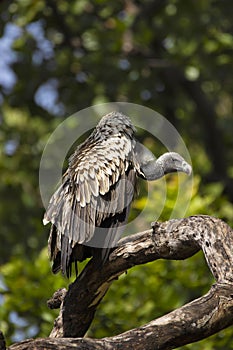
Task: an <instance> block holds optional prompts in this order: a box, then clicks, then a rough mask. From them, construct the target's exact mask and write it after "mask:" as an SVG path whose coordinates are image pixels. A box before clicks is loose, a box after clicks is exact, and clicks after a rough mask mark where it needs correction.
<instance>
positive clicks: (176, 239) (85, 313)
mask: <svg viewBox="0 0 233 350" xmlns="http://www.w3.org/2000/svg"><path fill="white" fill-rule="evenodd" d="M232 247H233V231H232V229H231V228H230V227H229V226H228V225H227V224H226V223H225V222H223V221H221V220H219V219H217V218H213V217H209V216H202V215H200V216H192V217H189V218H185V219H180V220H170V221H167V222H164V223H157V222H156V223H154V224H153V227H152V229H150V230H148V231H145V232H141V233H138V234H135V235H132V236H129V237H126V238H124V239H122V240H121V242H120V244H119V246H118V247H117V248H116V249H115V250H114V251H113V252H112V253H111V255H110V258H109V261H108V262H106V263H105V265H104V266H103V268H102V269H101V271H100V270H99V269H96V267H95V266H94V264H93V262H92V261H90V262H89V263H88V264H87V265H86V267H85V269H84V270H83V272H82V273H81V275H80V276H79V277H78V278H77V279H76V280H75V282H74V283H73V284H71V285H70V286H69V289H68V291H67V293H65V292H64V290H62V292H61V295H60V301H59V298H57V299H56V302H57V303H58V304H59V303H60V302H61V309H60V315H59V317H58V318H57V320H56V321H55V324H54V328H53V330H52V332H51V335H50V338H49V339H43V340H36V341H31V342H30V341H29V342H27V343H25V346H27V347H17V345H15V346H12V347H11V348H10V349H24V348H27V349H33V348H35V347H33V346H36V348H37V349H40V348H41V347H40V344H42V343H43V346H44V347H47V348H51V349H53V348H54V349H55V348H56V349H68V348H69V349H70V348H77V346H78V349H116V347H117V349H131V348H132V347H134V348H135V349H137V350H138V349H148V350H150V349H151V350H152V349H174V348H176V347H178V346H181V345H184V344H188V343H191V342H194V341H197V340H200V339H203V338H205V337H207V336H210V335H211V334H214V333H216V332H218V331H220V330H221V329H223V328H226V327H228V326H230V325H232V324H233V312H232V311H233V273H232V266H233V254H232ZM200 249H202V250H203V252H204V255H205V258H206V261H207V263H208V266H209V268H210V270H211V272H212V274H213V276H214V278H215V280H216V284H214V285H213V286H212V287H211V289H210V291H209V292H208V293H207V294H206V295H204V296H203V297H201V298H199V299H196V300H194V301H193V302H191V303H189V304H186V305H185V306H183V307H181V308H179V309H177V310H174V311H173V312H171V313H169V314H167V315H165V316H163V317H161V318H159V319H157V320H154V321H151V322H150V323H148V324H146V325H144V326H142V327H139V328H136V329H133V330H130V331H128V332H125V333H123V334H120V335H117V336H113V337H110V338H104V339H99V340H94V339H92V340H91V339H87V338H85V339H77V337H83V336H84V335H85V333H86V331H87V330H88V328H89V326H90V324H91V322H92V320H93V317H94V314H95V311H96V308H97V306H98V305H99V303H100V301H101V300H102V298H103V297H104V295H105V293H106V291H107V290H108V288H109V286H110V284H111V283H112V281H113V280H114V279H116V278H117V277H118V276H119V275H121V274H122V273H124V272H125V271H126V270H128V269H129V268H131V267H132V266H134V265H139V264H144V263H146V262H149V261H153V260H157V259H161V258H164V259H176V260H182V259H186V258H188V257H190V256H192V255H193V254H195V253H196V252H197V251H198V250H200ZM52 304H53V300H51V301H50V305H52ZM58 337H62V338H64V337H65V338H69V339H56V338H58ZM70 338H72V339H70ZM73 338H76V339H73ZM32 344H34V345H32ZM59 344H60V345H59ZM20 345H21V346H24V345H23V343H21V344H18V346H20Z"/></svg>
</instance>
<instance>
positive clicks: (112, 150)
mask: <svg viewBox="0 0 233 350" xmlns="http://www.w3.org/2000/svg"><path fill="white" fill-rule="evenodd" d="M130 164H131V170H132V168H133V165H132V143H131V140H130V139H129V138H128V137H126V136H124V135H117V136H116V135H114V136H112V137H110V138H107V139H105V140H103V141H101V144H99V143H96V144H93V145H91V147H89V148H87V147H86V148H85V149H82V147H81V148H79V149H78V151H77V152H76V153H75V154H74V155H73V156H72V157H71V158H70V163H69V168H68V170H67V171H66V173H65V175H64V177H63V183H62V185H61V186H60V187H59V188H58V190H57V191H56V192H55V194H54V195H53V197H52V198H51V201H50V203H49V206H48V209H47V211H46V214H45V220H46V221H51V222H52V224H53V225H54V226H56V230H55V228H54V226H53V227H52V228H51V233H50V238H49V246H50V256H51V258H52V259H53V260H54V259H55V256H56V254H57V252H58V251H59V250H60V251H61V265H62V271H63V272H65V271H67V268H68V267H69V266H70V259H71V254H72V249H71V248H72V247H74V246H75V245H76V244H88V242H90V241H91V239H92V238H93V236H94V234H95V228H96V226H101V225H103V226H104V227H109V230H110V228H111V234H110V237H107V236H108V234H107V235H106V240H108V241H109V242H113V238H112V236H114V235H115V234H116V230H117V227H118V226H119V224H120V223H123V222H125V221H126V220H127V216H128V214H127V213H128V211H127V209H125V208H126V207H127V206H129V204H130V203H131V199H128V196H127V195H126V194H127V193H128V192H129V190H128V186H129V184H128V183H127V181H128V180H127V175H126V172H127V171H129V170H128V169H130ZM132 181H133V183H132V184H131V187H132V186H133V187H134V182H135V181H136V177H134V178H133V180H132ZM126 197H127V198H126ZM127 201H128V203H127ZM118 216H119V217H118ZM113 228H114V229H113ZM55 232H56V235H57V237H56V235H55ZM64 236H66V237H64ZM54 242H55V243H54ZM107 244H109V243H107ZM63 246H64V247H63ZM63 248H64V249H63ZM55 269H56V267H55Z"/></svg>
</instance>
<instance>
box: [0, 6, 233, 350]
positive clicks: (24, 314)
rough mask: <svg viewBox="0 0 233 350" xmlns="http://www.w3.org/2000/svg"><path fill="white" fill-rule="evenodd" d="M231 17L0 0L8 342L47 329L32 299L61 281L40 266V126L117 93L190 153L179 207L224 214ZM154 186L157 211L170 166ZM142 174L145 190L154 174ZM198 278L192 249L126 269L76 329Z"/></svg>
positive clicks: (119, 321)
mask: <svg viewBox="0 0 233 350" xmlns="http://www.w3.org/2000/svg"><path fill="white" fill-rule="evenodd" d="M232 18H233V6H232V2H231V1H230V0H228V1H227V0H221V1H220V0H219V1H214V0H199V1H195V0H186V1H181V0H168V1H166V0H163V1H162V0H157V1H156V0H154V1H152V0H125V1H121V0H119V1H113V0H92V1H89V0H71V1H64V0H35V1H30V0H18V1H16V0H15V1H10V2H9V1H1V3H0V35H1V38H0V106H1V112H0V142H1V154H0V197H1V206H0V222H1V225H0V237H1V245H0V292H1V294H0V329H1V330H2V331H3V332H4V334H5V336H6V338H7V342H8V344H9V343H12V342H15V341H18V340H21V339H24V338H26V337H32V336H33V337H36V336H47V335H48V334H49V332H50V330H51V327H52V323H53V320H54V317H55V315H56V312H54V311H53V312H52V311H50V310H49V309H48V308H47V306H46V300H47V299H48V298H49V297H50V296H51V295H52V293H53V292H54V291H55V290H56V289H57V288H59V287H66V286H67V285H68V283H69V282H68V281H67V280H66V279H64V278H62V277H61V276H59V275H56V276H53V275H52V273H51V271H50V264H49V262H48V257H47V248H46V245H47V235H48V227H43V226H42V222H41V219H42V217H43V212H44V208H43V206H42V203H41V198H40V193H39V186H38V169H39V164H40V158H41V154H42V151H43V148H44V146H45V144H46V142H47V140H48V137H49V135H50V133H51V132H52V131H53V130H54V129H55V127H56V126H57V125H59V124H60V123H61V122H62V121H63V120H64V118H66V117H68V116H69V115H71V114H72V113H74V112H76V111H78V110H81V109H82V108H85V107H89V106H91V105H93V104H97V103H102V102H108V101H110V102H111V101H126V102H127V101H128V102H132V103H137V104H141V105H144V106H147V107H150V108H152V109H154V110H156V111H158V112H159V113H161V114H162V115H164V116H165V117H166V118H167V119H168V120H169V121H170V122H171V123H172V124H173V125H174V126H175V127H176V128H177V130H178V131H179V133H180V134H181V135H182V137H183V139H184V140H185V142H186V145H187V147H188V150H189V152H190V155H191V158H192V162H193V167H194V188H193V191H192V200H191V204H190V207H189V209H188V211H187V213H186V215H193V214H200V213H201V214H209V215H214V216H217V217H219V218H222V219H224V220H225V221H226V222H227V223H228V224H229V225H233V205H232V203H233V186H232V184H233V180H232V179H233V152H232V148H233V137H232V135H233V118H232V90H233V83H232V76H233V69H232V68H233V65H232V53H233V36H232V27H233V22H232ZM141 137H142V138H143V135H141ZM147 141H148V135H147ZM151 144H152V150H153V152H154V153H155V154H156V155H159V154H160V152H161V149H160V146H159V145H156V144H154V143H153V142H151ZM167 185H168V199H167V201H166V206H165V208H164V210H163V212H162V215H161V217H160V220H166V219H168V218H169V213H170V210H171V208H172V205H173V203H174V201H175V199H176V189H177V177H176V176H172V177H168V179H167ZM153 186H154V190H155V192H154V196H155V201H156V193H158V195H159V191H158V192H157V190H156V187H157V188H158V186H159V182H158V183H157V184H156V183H154V185H153ZM143 196H144V190H142V191H141V197H140V198H139V199H138V200H137V201H136V202H135V203H134V209H135V210H136V211H137V210H140V208H141V207H142V206H143V205H144V204H143V203H144V201H145V198H144V197H143ZM155 205H156V204H155V203H151V204H150V210H151V211H150V217H148V223H147V224H146V225H148V226H147V227H149V225H150V221H151V218H152V220H153V210H154V207H155ZM147 227H144V229H146V228H147ZM212 283H213V280H212V277H211V274H210V272H209V270H208V268H207V267H206V263H205V261H204V259H203V256H202V254H201V253H198V254H197V255H196V256H194V257H192V258H191V259H187V260H185V261H179V262H176V261H163V260H161V261H157V262H154V263H150V264H147V265H145V266H139V267H135V268H133V269H131V270H130V271H129V272H128V274H127V275H123V276H121V278H120V279H119V280H118V281H115V282H114V283H113V285H112V286H111V288H110V290H109V292H108V293H107V295H106V297H105V298H104V300H103V302H102V303H101V305H100V308H99V310H98V312H97V314H96V317H95V320H94V322H93V324H92V326H91V328H90V330H89V333H88V334H89V336H92V337H103V336H111V335H114V334H116V333H119V332H122V331H124V330H127V329H130V328H132V327H136V326H139V325H142V324H144V323H146V322H149V321H150V320H152V319H154V318H156V317H158V316H160V315H163V314H164V313H167V312H169V311H171V310H173V309H175V308H177V307H179V306H181V305H182V304H184V303H186V302H188V301H190V300H192V299H194V298H196V297H198V296H201V295H202V294H203V293H205V292H206V291H207V290H208V288H209V287H210V285H211V284H212ZM232 336H233V328H229V329H227V330H224V331H222V332H220V333H218V334H216V335H214V336H212V337H210V338H208V339H206V340H204V341H201V342H198V343H195V344H191V345H188V346H184V347H182V349H192V350H199V349H200V350H201V349H205V350H210V349H224V350H226V349H233V342H232Z"/></svg>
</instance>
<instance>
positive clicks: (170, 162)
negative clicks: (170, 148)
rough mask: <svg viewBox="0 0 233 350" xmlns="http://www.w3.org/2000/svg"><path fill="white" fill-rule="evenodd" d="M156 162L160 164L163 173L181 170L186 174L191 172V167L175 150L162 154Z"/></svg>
mask: <svg viewBox="0 0 233 350" xmlns="http://www.w3.org/2000/svg"><path fill="white" fill-rule="evenodd" d="M156 163H158V164H159V165H160V166H161V169H162V171H163V174H164V175H166V174H169V173H175V172H183V173H186V174H188V175H190V174H191V173H192V167H191V166H190V165H189V164H188V163H187V162H186V161H185V160H184V158H183V157H181V155H179V154H178V153H176V152H168V153H165V154H163V155H162V156H160V157H159V158H158V159H157V161H156Z"/></svg>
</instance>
